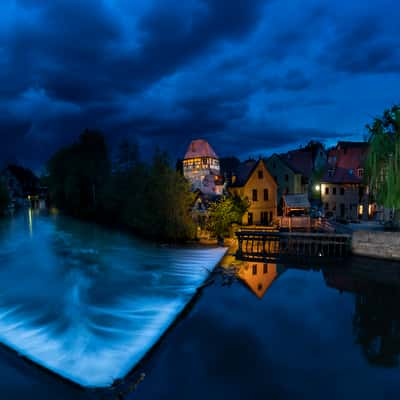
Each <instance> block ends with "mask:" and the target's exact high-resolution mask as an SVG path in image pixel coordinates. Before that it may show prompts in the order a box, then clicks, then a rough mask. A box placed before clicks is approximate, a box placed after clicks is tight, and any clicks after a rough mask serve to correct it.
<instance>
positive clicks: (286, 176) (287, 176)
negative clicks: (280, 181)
mask: <svg viewBox="0 0 400 400" xmlns="http://www.w3.org/2000/svg"><path fill="white" fill-rule="evenodd" d="M285 181H286V182H288V181H289V175H288V174H286V175H285Z"/></svg>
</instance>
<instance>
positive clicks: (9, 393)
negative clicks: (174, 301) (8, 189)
mask: <svg viewBox="0 0 400 400" xmlns="http://www.w3.org/2000/svg"><path fill="white" fill-rule="evenodd" d="M52 223H54V222H52ZM63 223H64V222H63ZM73 223H74V224H76V222H73ZM18 229H20V227H19V228H18ZM93 229H96V230H97V229H98V228H93ZM27 232H28V234H29V224H28V230H27ZM113 235H114V234H113ZM115 235H116V234H115ZM68 258H69V256H68ZM107 262H110V263H117V264H118V263H119V261H118V260H114V259H113V258H110V259H109V260H107ZM89 264H90V263H89ZM110 265H111V264H110ZM165 265H166V263H165ZM103 267H104V268H108V264H106V265H104V266H103ZM2 268H4V266H3V263H2ZM189 270H190V269H189ZM186 273H188V272H182V274H183V275H185V274H186ZM2 279H3V278H2ZM21 279H23V277H21ZM43 279H48V278H46V277H45V276H43ZM108 279H116V278H113V277H109V278H108ZM171 284H172V283H171ZM2 285H3V287H6V286H7V285H6V284H3V283H2ZM46 286H51V285H46ZM87 291H88V289H84V290H82V293H86V292H87ZM112 326H113V324H112ZM399 353H400V266H399V265H395V264H385V263H377V264H376V263H374V262H372V261H368V260H364V259H353V260H349V261H348V262H347V263H346V265H336V266H329V267H328V266H324V265H321V266H318V267H316V266H314V267H313V268H312V269H311V268H303V269H300V268H298V267H297V268H295V267H294V266H277V265H273V264H268V265H267V266H265V267H264V265H262V264H256V265H255V266H254V265H253V264H249V265H247V268H246V266H243V268H242V270H241V272H240V274H239V276H238V277H231V276H226V275H224V274H221V273H217V274H215V275H214V283H213V284H212V285H210V286H208V287H206V288H205V289H204V290H203V291H202V292H201V295H200V296H199V298H198V299H197V300H196V302H195V304H194V305H193V307H192V308H191V309H190V310H189V312H188V313H187V314H186V316H185V318H183V319H181V320H180V321H179V322H178V324H177V325H176V326H175V327H174V328H173V329H172V331H170V332H169V333H168V334H167V336H166V337H165V338H164V339H163V340H162V341H161V343H160V345H159V346H157V347H156V349H155V350H154V351H153V352H152V353H151V355H150V357H149V358H147V359H146V360H145V362H144V363H143V364H141V366H140V368H139V370H138V371H137V372H136V373H135V374H134V375H132V376H130V377H128V378H127V380H126V384H122V385H120V386H119V387H118V388H117V389H116V390H108V391H107V390H105V391H102V392H92V391H89V392H88V391H81V390H78V389H75V388H74V387H72V386H71V385H68V384H66V383H64V382H61V381H60V380H58V379H57V378H55V377H53V376H51V375H49V374H47V373H45V372H43V371H41V370H39V369H37V368H34V367H32V366H31V365H29V364H27V363H26V362H24V361H22V360H20V359H19V358H18V357H16V356H15V355H14V354H13V353H10V352H9V351H7V350H4V349H3V350H1V351H0V376H1V380H0V398H1V399H3V398H4V399H11V400H12V399H18V400H19V399H25V398H35V399H36V398H38V399H54V398H57V399H103V398H104V399H105V398H107V399H108V398H110V399H111V398H112V399H117V398H124V399H134V398H137V399H185V400H186V399H221V398H230V399H247V398H270V399H303V398H304V399H322V398H323V399H355V398H363V399H398V398H399V397H400V369H399V364H398V363H399ZM99 362H101V360H99ZM141 373H145V374H146V375H145V378H144V380H143V381H142V382H141V383H140V384H139V385H138V386H137V388H136V390H135V392H131V390H132V389H133V383H135V382H136V381H137V379H138V376H139V375H140V374H141ZM118 395H121V397H118Z"/></svg>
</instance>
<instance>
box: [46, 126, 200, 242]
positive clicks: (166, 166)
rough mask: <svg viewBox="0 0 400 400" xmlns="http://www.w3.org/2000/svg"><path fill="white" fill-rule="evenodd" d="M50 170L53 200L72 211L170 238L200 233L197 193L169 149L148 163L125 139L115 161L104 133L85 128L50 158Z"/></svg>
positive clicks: (70, 212) (152, 235)
mask: <svg viewBox="0 0 400 400" xmlns="http://www.w3.org/2000/svg"><path fill="white" fill-rule="evenodd" d="M47 170H48V176H47V177H46V181H47V184H48V186H49V192H50V198H51V201H52V202H53V204H54V205H55V206H57V207H58V208H60V209H62V210H64V211H65V212H67V213H68V214H70V215H73V216H75V217H79V218H85V219H91V220H95V221H98V222H106V223H112V224H119V225H123V226H125V227H128V228H130V229H131V230H132V231H134V232H135V233H138V234H140V235H143V236H146V237H151V238H156V239H162V240H168V241H184V240H187V239H191V238H193V237H194V235H195V227H194V224H193V221H192V218H191V216H190V208H191V205H192V202H193V194H192V193H191V192H190V187H189V184H188V183H187V181H186V180H185V179H184V178H183V176H182V175H181V174H179V173H178V172H177V171H176V170H175V168H171V166H170V162H169V160H168V156H167V155H166V154H165V153H163V152H160V151H158V150H157V151H156V153H155V155H154V158H153V161H152V162H151V163H145V162H143V161H141V160H140V156H139V148H138V146H137V145H136V144H130V143H128V142H123V143H122V144H121V146H120V148H119V151H118V154H117V157H116V158H115V161H114V162H113V163H112V162H111V160H110V155H109V149H108V148H107V144H106V142H105V140H104V137H103V135H102V134H100V133H99V132H90V131H85V132H84V133H83V134H82V135H81V136H80V138H79V141H78V142H77V143H74V144H73V145H71V146H69V147H66V148H63V149H61V150H60V151H58V152H57V153H56V154H55V155H54V156H53V157H52V158H51V159H50V160H49V162H48V165H47Z"/></svg>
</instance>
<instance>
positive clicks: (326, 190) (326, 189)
mask: <svg viewBox="0 0 400 400" xmlns="http://www.w3.org/2000/svg"><path fill="white" fill-rule="evenodd" d="M325 194H329V187H328V186H327V187H326V188H325Z"/></svg>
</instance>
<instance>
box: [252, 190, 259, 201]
mask: <svg viewBox="0 0 400 400" xmlns="http://www.w3.org/2000/svg"><path fill="white" fill-rule="evenodd" d="M253 201H258V193H257V189H253Z"/></svg>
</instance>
